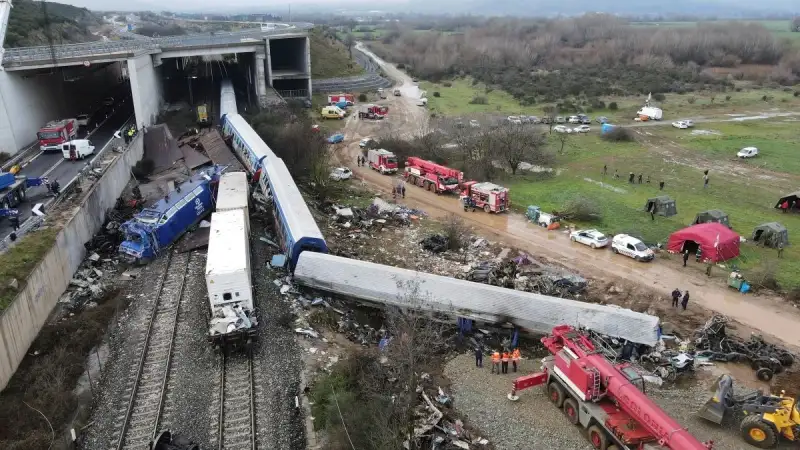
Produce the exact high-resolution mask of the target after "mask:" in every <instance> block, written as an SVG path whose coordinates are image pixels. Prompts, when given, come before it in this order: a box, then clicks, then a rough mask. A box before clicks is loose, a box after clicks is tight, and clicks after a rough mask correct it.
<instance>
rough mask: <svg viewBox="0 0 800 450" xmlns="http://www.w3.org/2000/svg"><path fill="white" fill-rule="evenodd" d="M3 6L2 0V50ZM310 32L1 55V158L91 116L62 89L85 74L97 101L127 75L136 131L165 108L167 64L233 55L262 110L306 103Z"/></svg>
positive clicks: (294, 27) (71, 90)
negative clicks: (290, 100) (242, 63)
mask: <svg viewBox="0 0 800 450" xmlns="http://www.w3.org/2000/svg"><path fill="white" fill-rule="evenodd" d="M8 4H9V3H8V2H7V0H6V1H2V0H0V42H2V41H3V40H4V37H5V30H6V26H7V20H8V14H7V9H6V6H7V5H8ZM311 27H313V24H310V23H292V24H285V26H283V27H275V28H274V29H263V28H254V29H249V30H242V31H239V32H228V33H208V34H192V35H184V36H171V37H163V38H145V39H130V40H120V41H99V42H86V43H81V44H64V45H56V46H52V47H50V46H39V47H26V48H12V49H6V50H5V51H4V52H3V54H2V70H0V151H4V152H8V153H12V154H13V153H16V152H17V151H18V150H20V149H22V148H24V147H26V146H28V145H29V144H30V142H31V141H33V140H34V139H35V138H36V131H37V130H38V129H39V127H41V126H42V125H43V124H44V123H46V122H47V121H49V120H54V119H59V118H63V117H66V116H74V115H76V114H79V113H81V112H89V111H76V108H77V109H80V106H76V104H79V103H80V102H81V101H82V96H87V95H92V89H91V86H90V87H89V88H87V87H85V86H84V87H80V86H78V85H77V84H76V83H71V84H70V83H68V82H69V81H70V80H68V77H67V76H66V75H65V74H66V72H68V71H72V72H75V73H81V74H85V73H91V74H92V75H91V76H92V77H94V78H96V80H95V81H91V83H93V84H94V86H93V89H94V94H95V96H96V94H97V92H98V91H100V90H101V89H102V87H101V86H105V85H110V84H111V83H112V82H111V80H118V79H119V78H120V77H123V78H124V77H125V75H126V76H127V78H128V79H129V80H130V91H131V97H132V100H133V107H134V112H135V117H136V123H137V124H138V125H139V126H142V125H145V126H149V125H152V124H153V123H154V121H155V120H156V117H157V116H158V114H159V112H160V110H161V107H162V106H163V104H164V100H163V98H164V95H163V79H162V75H161V71H162V68H161V66H162V65H163V64H164V63H165V62H168V61H169V60H171V59H180V58H187V57H193V56H211V55H222V54H237V58H238V57H245V58H252V60H248V61H252V62H253V63H252V64H250V65H249V67H251V69H252V73H249V72H248V73H249V76H248V78H249V79H250V80H251V81H252V85H254V86H253V87H254V91H255V93H256V95H257V97H258V99H259V102H260V103H262V104H266V103H267V102H268V101H269V99H270V97H271V94H272V92H271V91H272V89H275V90H292V91H295V92H296V91H300V92H303V91H305V92H306V93H307V95H309V96H310V95H311V49H310V42H309V38H308V30H309V29H310V28H311ZM81 76H84V77H86V75H81ZM76 78H77V77H76ZM115 82H116V81H115ZM270 88H272V89H270ZM79 92H84V94H80V93H79Z"/></svg>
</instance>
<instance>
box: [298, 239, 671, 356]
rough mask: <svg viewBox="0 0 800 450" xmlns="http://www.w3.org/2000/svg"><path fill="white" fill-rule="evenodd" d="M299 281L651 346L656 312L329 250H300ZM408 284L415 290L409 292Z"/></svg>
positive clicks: (371, 298) (375, 299)
mask: <svg viewBox="0 0 800 450" xmlns="http://www.w3.org/2000/svg"><path fill="white" fill-rule="evenodd" d="M294 280H295V281H296V282H297V283H299V284H300V285H303V286H306V287H309V288H313V289H319V290H323V291H328V292H332V293H335V294H338V295H343V296H346V297H351V298H357V299H360V300H364V301H368V302H372V303H381V304H387V305H393V306H401V307H402V306H406V307H421V308H424V309H429V310H431V311H434V312H437V313H442V314H445V315H448V316H454V317H464V318H468V319H473V320H477V321H481V322H492V323H496V322H502V321H506V320H511V321H513V322H514V324H516V325H518V326H520V327H523V328H525V329H528V330H530V331H532V332H536V333H548V332H550V330H552V329H553V327H555V326H557V325H572V326H574V327H583V328H587V329H589V330H592V331H595V332H597V333H601V334H604V335H607V336H611V337H615V338H620V339H626V340H628V341H631V342H634V343H637V344H644V345H648V346H654V345H656V343H658V341H659V318H658V317H656V316H651V315H649V314H643V313H638V312H635V311H631V310H629V309H624V308H619V307H616V306H606V305H597V304H593V303H583V302H579V301H574V300H568V299H564V298H559V297H550V296H546V295H540V294H534V293H531V292H522V291H517V290H513V289H505V288H500V287H497V286H491V285H486V284H482V283H475V282H471V281H466V280H458V279H455V278H450V277H443V276H439V275H432V274H428V273H424V272H416V271H413V270H407V269H400V268H396V267H390V266H384V265H381V264H374V263H370V262H366V261H359V260H355V259H349V258H342V257H338V256H333V255H329V254H321V253H314V252H303V253H302V254H301V255H300V258H299V261H298V264H297V267H296V268H295V272H294ZM410 289H413V290H415V291H416V292H413V294H414V295H409V294H410V292H409V290H410Z"/></svg>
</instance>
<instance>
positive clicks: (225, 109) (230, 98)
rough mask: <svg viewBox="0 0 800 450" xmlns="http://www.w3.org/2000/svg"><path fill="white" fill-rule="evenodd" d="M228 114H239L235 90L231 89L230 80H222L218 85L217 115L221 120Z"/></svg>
mask: <svg viewBox="0 0 800 450" xmlns="http://www.w3.org/2000/svg"><path fill="white" fill-rule="evenodd" d="M228 114H239V109H238V107H237V106H236V92H235V91H234V90H233V83H231V80H222V85H221V86H220V101H219V117H220V119H222V121H224V120H225V116H226V115H228Z"/></svg>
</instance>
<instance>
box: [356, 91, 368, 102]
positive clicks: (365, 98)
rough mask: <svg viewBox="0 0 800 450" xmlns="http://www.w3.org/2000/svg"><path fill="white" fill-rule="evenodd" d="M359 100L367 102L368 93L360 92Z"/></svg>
mask: <svg viewBox="0 0 800 450" xmlns="http://www.w3.org/2000/svg"><path fill="white" fill-rule="evenodd" d="M358 101H360V102H365V101H367V94H365V93H363V92H362V93H360V94H358Z"/></svg>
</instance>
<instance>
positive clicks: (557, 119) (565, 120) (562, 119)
mask: <svg viewBox="0 0 800 450" xmlns="http://www.w3.org/2000/svg"><path fill="white" fill-rule="evenodd" d="M556 123H567V119H565V118H564V116H558V117H556Z"/></svg>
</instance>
